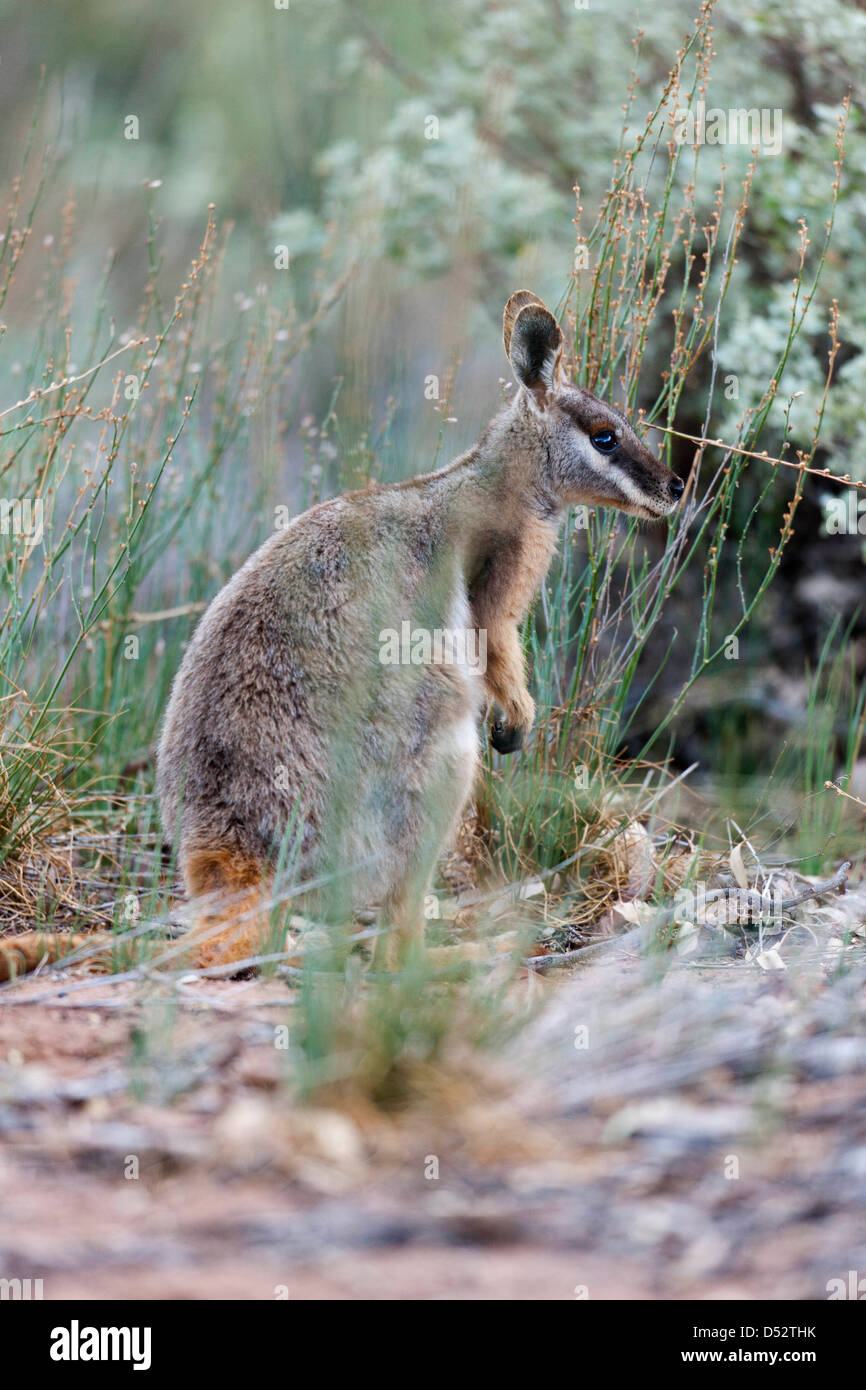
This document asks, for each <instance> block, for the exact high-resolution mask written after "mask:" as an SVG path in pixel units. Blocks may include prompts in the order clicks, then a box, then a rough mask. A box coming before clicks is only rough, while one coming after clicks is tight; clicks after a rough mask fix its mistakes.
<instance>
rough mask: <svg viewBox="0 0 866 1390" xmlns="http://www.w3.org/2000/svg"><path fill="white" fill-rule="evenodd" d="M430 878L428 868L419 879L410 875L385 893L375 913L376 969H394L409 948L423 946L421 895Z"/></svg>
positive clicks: (374, 960)
mask: <svg viewBox="0 0 866 1390" xmlns="http://www.w3.org/2000/svg"><path fill="white" fill-rule="evenodd" d="M432 877H433V870H432V868H431V869H430V871H429V872H428V873H427V874H426V875H425V876H424V878H423V879H419V878H418V876H417V875H414V874H413V875H412V876H411V877H408V878H406V879H404V880H403V881H402V882H401V883H399V884H397V885H396V886H395V887H394V888H392V889H391V891H390V892H389V893H388V894H387V895H386V897H385V899H384V901H383V903H382V911H381V912H380V914H379V926H380V927H381V928H382V935H381V936H378V937H377V938H376V945H375V949H374V951H373V965H374V967H375V968H376V969H380V970H397V969H398V968H399V966H400V964H401V963H402V961H403V960H404V959H405V957H406V955H407V953H408V952H409V951H410V950H411V949H412V948H413V947H416V948H420V947H421V946H423V944H424V895H425V893H426V892H427V890H428V889H429V886H430V881H431V879H432Z"/></svg>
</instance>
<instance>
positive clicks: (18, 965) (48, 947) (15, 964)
mask: <svg viewBox="0 0 866 1390" xmlns="http://www.w3.org/2000/svg"><path fill="white" fill-rule="evenodd" d="M112 945H116V941H115V939H114V938H113V937H112V936H111V935H110V934H109V933H108V932H85V933H76V934H75V935H69V936H61V935H58V933H57V932H44V931H25V932H22V933H21V935H20V936H10V937H7V938H6V939H5V940H0V980H13V979H17V977H18V976H19V975H27V974H28V973H29V972H30V971H31V970H35V969H36V967H37V966H38V965H42V964H45V965H56V964H57V962H58V961H60V960H63V959H64V958H65V957H66V956H68V955H70V954H71V952H72V951H77V950H78V948H79V947H80V946H87V947H91V946H92V947H97V948H99V950H100V951H101V950H102V949H103V948H104V949H105V950H108V949H110V947H111V946H112ZM88 964H89V965H90V966H91V968H98V963H97V962H96V961H90V960H88Z"/></svg>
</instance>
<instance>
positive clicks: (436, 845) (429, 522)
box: [158, 291, 682, 961]
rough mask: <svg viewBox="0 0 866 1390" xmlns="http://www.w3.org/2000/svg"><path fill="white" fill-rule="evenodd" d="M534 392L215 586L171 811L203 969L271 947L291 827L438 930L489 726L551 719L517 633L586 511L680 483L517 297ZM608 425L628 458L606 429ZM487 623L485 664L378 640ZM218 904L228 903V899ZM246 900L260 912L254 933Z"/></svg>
mask: <svg viewBox="0 0 866 1390" xmlns="http://www.w3.org/2000/svg"><path fill="white" fill-rule="evenodd" d="M505 344H506V351H507V352H509V356H510V359H511V364H512V368H513V371H514V375H515V380H516V385H517V390H516V392H515V394H514V397H513V399H512V400H511V401H510V402H509V404H508V405H507V406H506V407H505V408H504V409H503V410H502V411H501V412H500V413H499V414H498V415H497V416H496V417H495V418H494V419H493V421H492V422H491V424H490V425H489V426H488V428H487V429H486V430H485V432H484V434H483V435H482V437H481V438H480V439H479V440H478V442H477V443H476V444H475V446H474V447H473V448H472V449H470V450H469V451H468V452H467V453H466V454H464V455H462V456H461V457H460V458H458V459H456V460H454V462H453V463H451V464H449V465H448V466H447V467H445V468H442V469H440V470H439V471H438V472H436V473H430V474H427V475H424V476H422V477H417V478H413V479H411V480H410V481H409V482H407V483H401V484H396V485H394V486H389V487H378V486H374V487H370V488H368V489H365V490H363V491H360V492H354V493H349V494H347V495H345V496H343V497H339V498H336V499H334V500H333V501H329V502H324V503H322V504H320V505H319V506H317V507H313V508H312V509H311V510H310V511H308V512H305V513H304V514H303V515H301V516H299V517H297V518H296V519H294V520H293V521H292V523H291V524H290V525H289V526H288V527H287V528H286V529H285V530H284V531H281V532H279V533H278V534H276V535H274V536H272V537H271V538H270V539H269V540H268V541H266V542H265V544H264V545H263V546H261V548H260V549H259V550H257V551H256V552H255V554H254V555H252V556H251V558H250V559H249V560H248V561H247V562H246V564H245V565H244V566H243V567H242V569H241V570H239V571H238V573H237V574H236V575H235V576H234V578H233V579H231V580H230V581H229V583H228V584H227V585H226V586H225V588H224V589H223V590H222V591H221V592H220V593H219V594H218V595H217V596H216V598H215V599H214V600H213V602H212V603H211V605H210V607H209V608H208V610H207V612H206V613H205V614H204V616H203V618H202V620H201V622H200V623H199V625H198V628H197V630H196V632H195V634H194V636H193V639H192V641H191V643H190V645H189V648H188V650H187V652H186V654H185V656H184V659H183V662H182V665H181V668H180V670H179V672H178V674H177V677H176V679H175V682H174V686H173V689H172V694H171V698H170V701H169V705H168V710H167V713H166V717H165V724H164V728H163V733H162V739H161V742H160V746H159V757H158V787H159V796H160V801H161V808H162V815H163V823H164V826H165V829H166V832H167V834H168V835H169V836H170V837H171V838H173V839H175V838H176V841H177V848H178V851H179V862H180V866H181V870H182V872H183V875H184V879H185V883H186V887H187V891H188V893H189V894H190V896H191V897H192V898H196V897H200V895H202V894H209V895H210V906H209V908H208V911H207V912H206V913H205V914H204V915H203V917H202V923H203V925H208V924H211V925H213V924H214V923H216V924H217V925H218V927H219V930H218V931H217V932H216V935H215V937H214V938H213V939H212V940H211V941H209V942H208V943H207V944H206V945H203V946H202V948H201V950H200V952H199V954H200V958H201V959H202V960H203V961H211V960H232V959H235V960H236V959H241V958H242V957H243V956H244V955H245V954H249V953H250V952H251V951H252V950H253V949H254V948H255V936H256V931H257V927H256V926H255V915H254V913H251V911H250V908H251V905H254V904H255V902H256V900H260V895H261V893H262V888H263V885H267V883H268V880H269V877H270V875H271V873H272V871H273V866H274V863H275V862H276V859H277V857H278V855H279V853H280V847H281V844H283V842H284V840H285V837H286V834H287V829H288V827H290V826H294V827H295V829H296V839H297V858H296V860H295V861H294V865H295V869H296V872H298V873H299V874H300V875H301V876H303V877H304V878H311V877H314V876H316V875H320V874H327V873H332V872H333V871H335V870H338V869H341V870H344V871H345V870H348V875H347V878H348V881H349V882H350V885H351V886H350V896H351V899H352V901H354V902H358V903H360V902H370V901H371V900H375V901H379V902H381V903H382V905H383V913H384V916H385V918H386V919H387V920H389V921H391V922H392V923H394V924H395V925H396V926H397V927H398V928H399V929H400V939H402V940H403V941H408V940H412V939H417V938H418V935H419V933H420V932H422V930H423V912H422V903H423V894H424V892H425V890H426V888H427V885H428V882H429V878H430V874H431V872H432V869H433V867H434V865H435V861H436V857H437V855H438V853H439V852H440V851H441V849H442V848H443V847H444V845H445V844H446V843H447V840H448V837H449V835H451V834H452V833H453V832H454V830H455V828H456V826H457V825H458V824H459V821H460V818H461V816H462V814H463V812H464V808H465V806H466V803H467V801H468V799H469V798H470V796H471V792H472V786H473V782H474V778H475V774H476V768H477V762H478V753H479V729H480V727H481V725H482V723H483V721H484V717H485V711H486V710H487V709H488V708H489V706H490V705H491V704H495V705H496V706H497V707H498V709H499V711H500V714H499V717H498V719H497V722H496V724H495V725H494V730H493V734H492V737H493V740H494V743H495V745H496V746H497V747H499V748H501V749H502V750H503V751H506V750H508V749H510V748H512V747H516V746H518V745H519V743H520V742H521V741H522V740H523V738H525V736H526V734H527V733H528V731H529V729H530V728H531V725H532V721H533V718H534V713H535V711H534V705H533V702H532V699H531V696H530V695H529V692H528V690H527V688H526V678H525V671H524V665H523V659H522V655H521V650H520V644H519V638H518V626H519V624H520V622H521V621H522V619H523V617H524V616H525V614H526V611H527V609H528V606H529V604H530V602H531V600H532V598H533V595H534V594H535V592H536V591H537V589H538V586H539V584H540V583H541V581H542V579H543V577H544V575H545V573H546V571H547V568H548V566H549V564H550V560H551V557H552V555H553V552H554V549H555V546H556V540H557V533H558V528H559V522H560V519H561V517H562V515H563V513H564V511H565V509H566V508H567V507H568V506H570V505H571V504H573V503H584V504H588V505H590V506H594V505H601V506H613V507H617V508H619V509H620V510H622V511H625V512H629V513H631V514H634V515H639V516H644V517H664V516H666V515H667V514H668V513H669V512H670V511H671V510H673V508H674V507H675V506H676V501H677V498H678V496H679V494H680V493H681V491H682V484H681V483H679V480H678V479H675V478H674V476H673V475H672V474H671V473H670V472H669V470H668V469H667V468H666V467H665V466H664V465H663V464H661V463H659V461H658V460H657V459H656V458H654V457H653V455H652V454H651V453H650V452H649V451H648V450H647V449H646V448H645V447H644V446H643V445H642V444H641V443H640V441H639V440H638V439H637V437H636V435H635V434H634V431H633V429H632V428H631V426H630V424H629V423H628V421H627V420H626V419H625V418H624V417H623V416H622V415H621V414H620V413H619V412H618V411H616V410H614V409H613V408H612V407H611V406H609V405H606V404H605V403H604V402H602V401H600V400H598V399H597V398H596V397H594V396H592V395H591V394H590V393H589V392H587V391H583V390H581V389H579V388H577V387H575V386H573V385H571V384H569V383H568V382H567V381H566V380H565V379H564V377H563V373H562V335H561V332H560V329H559V327H558V325H557V324H556V321H555V319H554V318H553V316H552V315H551V314H550V313H549V311H548V310H547V309H546V308H545V307H544V305H543V304H542V303H541V301H540V300H538V299H537V298H536V297H535V296H534V295H532V294H530V293H529V292H528V291H520V292H519V293H518V294H517V295H513V296H512V298H511V299H510V300H509V303H508V305H507V306H506V310H505ZM599 430H611V431H613V432H614V433H615V435H616V439H617V450H616V453H615V455H614V456H613V457H605V456H603V455H602V454H601V453H599V452H598V450H597V449H596V448H595V447H594V446H593V444H592V443H591V442H590V435H592V434H594V433H597V432H598V431H599ZM404 619H409V620H410V621H411V622H412V624H413V626H415V627H418V626H422V625H423V626H424V627H427V628H431V629H432V628H436V627H439V628H446V629H452V630H453V629H456V628H460V627H468V628H474V629H484V630H485V631H486V634H487V670H486V673H485V674H484V675H483V676H482V675H480V674H479V673H478V672H477V671H473V670H472V669H471V668H470V667H469V666H468V665H466V664H463V665H460V664H457V665H448V664H441V665H436V664H429V665H424V666H422V667H420V668H419V667H417V666H383V665H382V664H381V662H380V660H379V646H380V644H379V634H380V632H381V631H382V630H383V629H386V628H395V629H398V630H399V628H400V624H401V622H402V621H403V620H404ZM214 901H216V903H217V907H216V908H214V906H213V903H214ZM239 904H240V905H243V906H244V908H245V916H244V917H243V921H244V922H245V925H244V926H243V927H241V926H239V925H238V914H239Z"/></svg>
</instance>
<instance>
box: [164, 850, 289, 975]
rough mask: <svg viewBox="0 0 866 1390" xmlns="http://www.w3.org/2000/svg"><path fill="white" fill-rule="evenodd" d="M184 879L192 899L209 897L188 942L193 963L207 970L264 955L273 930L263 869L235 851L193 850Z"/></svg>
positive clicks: (197, 910) (198, 910)
mask: <svg viewBox="0 0 866 1390" xmlns="http://www.w3.org/2000/svg"><path fill="white" fill-rule="evenodd" d="M183 875H184V880H185V882H186V888H187V892H188V893H189V896H190V897H191V898H193V899H196V898H200V899H205V901H204V902H202V903H201V904H200V905H198V906H196V907H195V908H194V925H193V928H192V930H191V931H190V933H189V935H188V937H187V938H186V943H185V944H186V945H187V946H188V947H189V950H190V953H191V963H192V964H193V965H194V966H195V967H196V968H198V969H207V968H210V967H212V966H215V965H229V964H233V963H234V962H236V961H243V960H249V959H250V958H251V957H253V956H257V955H259V954H261V952H262V950H263V949H264V948H265V946H266V942H267V937H268V933H269V928H270V919H269V915H268V912H267V911H266V909H265V907H264V903H265V897H266V891H267V883H266V877H265V872H264V867H263V865H262V864H261V863H259V862H257V861H256V860H251V859H248V858H246V857H245V856H243V855H241V854H238V853H237V851H235V850H230V849H215V850H195V851H193V852H191V853H187V854H186V855H185V856H184V863H183Z"/></svg>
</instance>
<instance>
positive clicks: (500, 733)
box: [486, 621, 535, 753]
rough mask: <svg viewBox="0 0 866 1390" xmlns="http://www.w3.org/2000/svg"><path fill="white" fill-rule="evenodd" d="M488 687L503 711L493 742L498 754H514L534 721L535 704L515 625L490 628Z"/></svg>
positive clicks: (493, 729) (496, 722)
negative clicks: (527, 681) (528, 685)
mask: <svg viewBox="0 0 866 1390" xmlns="http://www.w3.org/2000/svg"><path fill="white" fill-rule="evenodd" d="M486 685H487V693H488V694H489V695H490V697H491V699H492V700H494V701H495V702H496V704H497V705H498V706H499V710H500V711H501V714H499V715H497V716H496V717H495V718H494V721H493V724H492V725H491V727H490V742H491V743H492V744H493V747H494V748H495V749H496V751H497V753H513V752H514V751H515V749H517V748H520V747H521V746H522V744H523V742H524V740H525V739H526V737H527V735H528V734H529V731H530V729H531V728H532V725H533V723H534V722H535V701H534V700H533V698H532V696H531V695H530V693H529V691H528V690H527V688H526V664H525V662H524V660H523V652H522V650H521V647H520V633H519V632H518V630H517V626H516V624H515V623H513V622H508V621H506V622H504V623H502V622H500V623H498V624H497V625H496V626H495V627H494V628H493V629H492V630H491V628H489V627H488V629H487V672H486Z"/></svg>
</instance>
